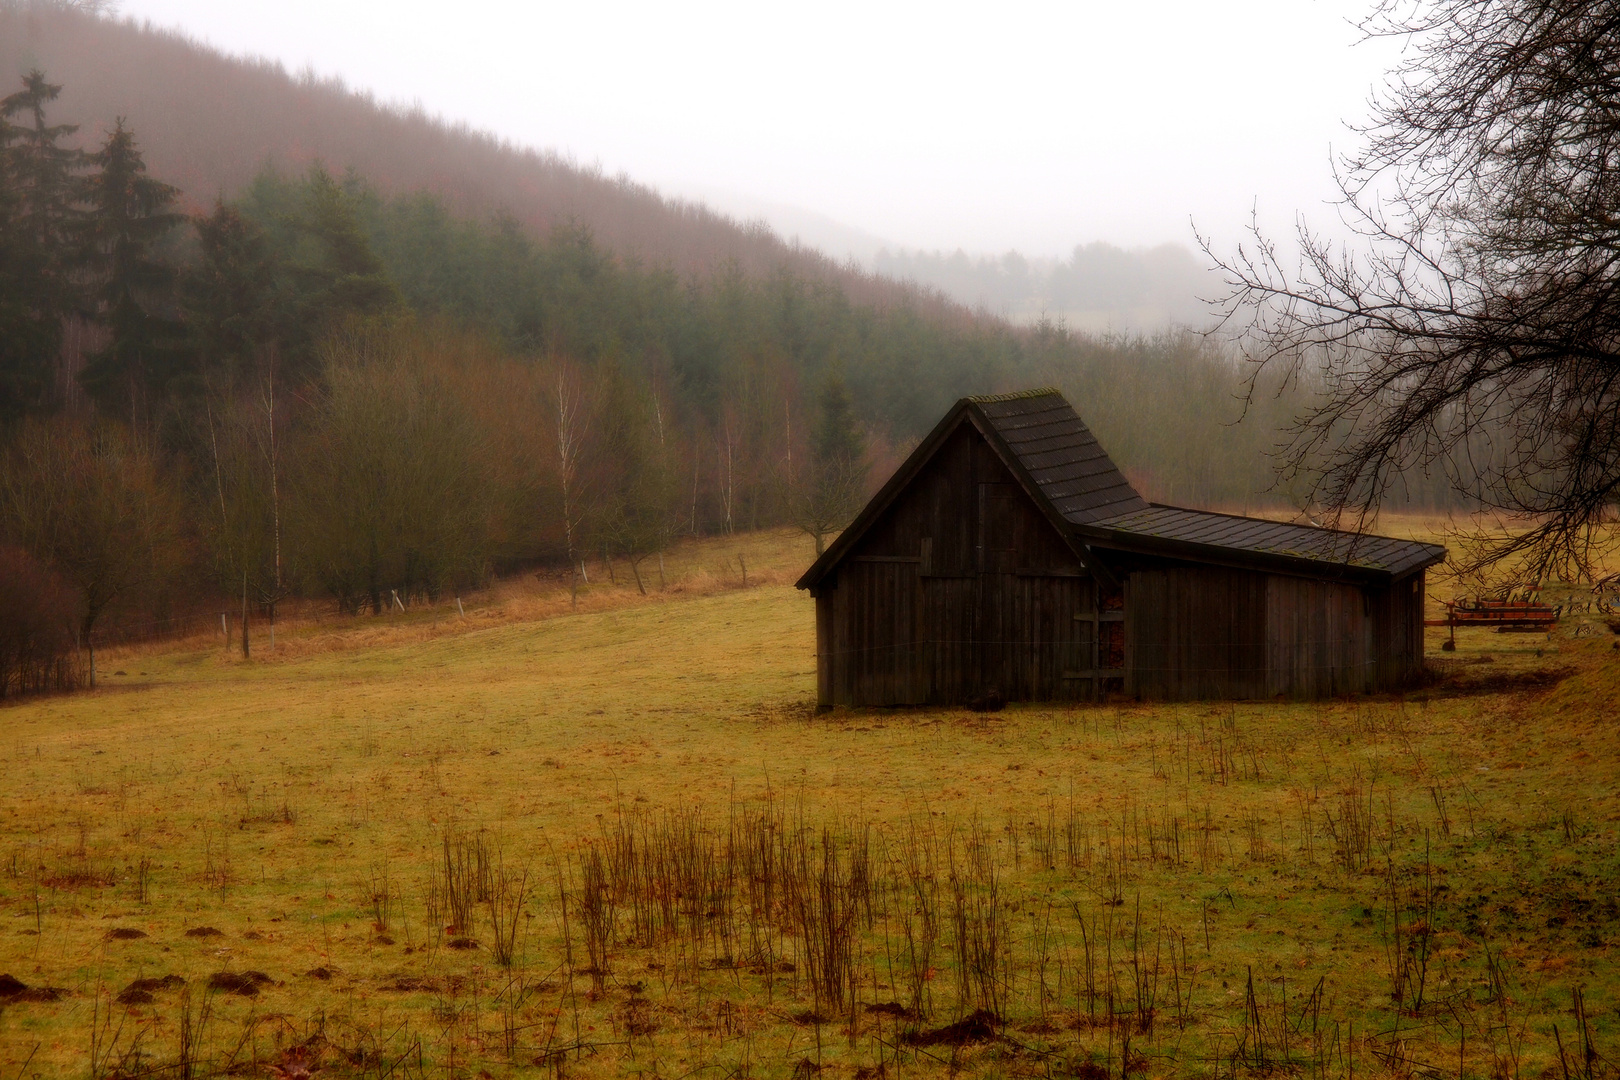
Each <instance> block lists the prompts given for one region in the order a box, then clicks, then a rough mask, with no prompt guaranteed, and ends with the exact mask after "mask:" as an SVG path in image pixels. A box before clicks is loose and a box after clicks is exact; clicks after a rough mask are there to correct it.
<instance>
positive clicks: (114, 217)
mask: <svg viewBox="0 0 1620 1080" xmlns="http://www.w3.org/2000/svg"><path fill="white" fill-rule="evenodd" d="M58 90H59V88H58V87H56V86H54V85H52V84H51V83H50V82H49V81H48V80H47V79H46V77H45V76H44V75H43V74H41V73H38V72H35V73H32V74H30V75H29V76H28V77H27V78H26V79H25V80H23V83H22V86H21V88H20V89H19V90H17V91H16V92H15V93H13V94H11V95H10V96H7V97H6V98H4V100H3V101H0V441H3V445H0V450H3V455H0V543H3V544H4V545H6V546H5V547H4V549H3V551H4V552H5V553H6V554H5V555H4V559H0V571H3V572H4V573H6V574H9V575H10V576H9V577H5V578H4V580H0V589H3V588H11V589H14V590H18V589H22V588H24V587H25V585H26V583H28V582H33V583H34V585H32V586H27V587H29V588H32V589H33V591H34V592H35V593H37V594H38V595H39V596H48V597H51V598H53V599H51V600H50V602H49V603H46V604H45V605H44V608H43V609H42V610H48V611H58V612H60V611H61V609H62V606H63V604H67V605H68V606H69V607H70V608H71V611H70V612H69V617H67V619H66V622H65V623H64V624H63V626H64V627H65V629H64V630H63V631H62V632H61V633H60V634H58V635H57V639H56V640H58V642H59V643H60V642H61V641H65V640H68V639H70V638H71V639H72V640H73V641H75V642H77V643H78V645H79V646H80V647H83V648H88V647H89V646H90V645H91V643H92V642H93V635H94V634H95V633H96V631H97V629H98V627H101V626H103V624H104V620H105V618H106V617H107V615H108V613H109V612H114V611H116V612H123V613H126V614H129V613H146V614H164V613H168V612H174V611H179V610H184V609H187V608H193V607H195V606H197V605H199V604H202V603H208V604H215V605H217V604H218V603H220V602H221V599H222V598H226V597H229V598H231V601H230V602H231V603H232V604H233V605H235V604H238V603H239V604H241V605H242V608H243V611H244V614H246V613H248V612H253V613H262V614H263V615H267V616H269V617H271V618H273V617H274V612H275V608H276V605H277V604H278V603H281V602H282V601H283V600H285V599H287V598H289V597H292V596H297V595H305V596H308V595H325V596H329V597H331V598H333V599H335V600H336V602H337V603H338V604H339V605H341V606H342V607H343V608H344V609H346V610H349V611H366V610H369V611H373V612H377V611H381V610H383V609H384V608H385V607H388V606H391V605H394V604H401V605H408V604H410V603H412V602H414V601H416V600H418V599H423V598H426V599H433V598H436V597H439V596H441V595H444V594H446V593H447V592H449V591H451V590H455V589H460V588H464V587H468V586H471V585H474V584H476V583H478V582H480V581H482V580H484V579H485V578H486V577H487V576H488V575H490V574H491V573H497V572H501V571H506V570H512V569H515V568H519V567H524V566H534V565H542V564H551V565H555V566H568V567H572V568H575V572H583V570H584V567H583V566H582V563H583V562H584V561H585V560H586V559H587V558H589V559H606V560H610V565H611V562H617V563H618V565H619V567H620V568H621V569H627V570H628V571H629V576H630V578H631V579H632V580H634V581H635V582H636V583H637V584H638V586H640V587H642V588H646V587H647V575H646V566H647V562H646V560H648V559H649V558H650V557H653V556H656V555H657V554H658V553H659V552H661V551H662V550H664V549H665V548H666V547H667V546H668V545H669V544H671V543H672V542H674V541H675V540H676V539H678V538H680V537H682V536H690V535H703V534H715V533H726V532H731V531H738V530H746V529H754V528H759V527H764V526H771V525H779V524H788V523H791V524H795V525H797V526H799V527H801V528H803V529H804V530H805V531H806V532H808V533H810V534H811V535H813V536H814V537H815V538H816V542H817V545H818V547H819V546H820V545H821V544H823V543H824V542H825V539H826V537H827V536H828V535H830V534H832V533H834V532H836V531H837V529H838V528H839V527H841V526H842V525H843V524H844V523H845V522H847V520H848V519H849V517H850V516H851V515H852V514H853V512H854V511H855V510H856V509H857V508H858V507H859V505H860V503H861V502H862V500H863V499H864V498H865V497H866V495H867V494H868V493H869V491H870V490H871V486H872V484H873V483H874V482H875V481H876V480H879V479H881V478H882V476H883V475H884V474H885V472H886V470H887V469H889V468H892V466H893V465H894V464H895V463H896V462H897V461H898V459H899V457H900V455H902V454H903V453H904V451H905V450H906V449H907V448H908V447H909V446H910V445H912V444H914V443H915V441H916V440H917V439H919V438H920V437H921V436H922V435H923V434H925V433H926V432H927V430H928V429H929V428H930V427H931V426H932V424H933V423H934V422H935V421H936V420H937V419H938V418H939V417H940V416H941V415H943V414H944V412H945V411H946V410H947V408H948V407H949V405H950V404H951V403H952V402H953V401H954V400H955V399H956V398H957V397H959V396H960V395H962V394H965V393H977V392H993V391H1000V390H1006V389H1014V388H1020V387H1027V386H1031V385H1039V384H1046V383H1051V384H1056V385H1058V386H1060V387H1062V388H1063V389H1064V390H1066V391H1067V392H1068V393H1069V394H1070V396H1071V400H1073V401H1074V402H1075V404H1076V406H1077V407H1078V408H1079V409H1080V411H1081V413H1082V414H1083V415H1084V416H1085V417H1086V419H1087V420H1088V421H1089V422H1090V423H1091V425H1092V426H1093V428H1094V429H1095V430H1096V431H1097V433H1098V435H1099V437H1100V438H1101V439H1102V440H1103V442H1104V444H1105V445H1107V446H1108V447H1109V448H1110V450H1111V451H1112V452H1113V453H1114V454H1115V456H1116V457H1117V458H1118V460H1120V461H1121V462H1122V463H1123V464H1124V465H1125V466H1126V468H1127V470H1128V471H1130V472H1131V474H1132V475H1133V476H1134V477H1135V478H1136V479H1137V480H1138V481H1139V482H1140V483H1141V484H1142V486H1143V488H1144V490H1145V491H1147V493H1148V494H1149V495H1150V496H1153V497H1159V498H1165V499H1170V500H1176V501H1182V502H1195V503H1221V504H1225V505H1239V504H1248V503H1250V502H1252V501H1255V500H1258V499H1262V498H1267V497H1269V498H1272V499H1278V498H1281V497H1282V495H1279V494H1278V493H1272V494H1271V495H1270V496H1266V495H1264V494H1263V493H1265V492H1266V491H1267V490H1268V488H1269V487H1270V483H1271V477H1270V472H1269V467H1268V464H1267V461H1266V457H1265V451H1266V450H1267V449H1268V448H1269V446H1270V445H1271V443H1272V442H1273V441H1275V438H1276V432H1277V431H1278V430H1280V429H1281V427H1282V426H1283V425H1284V423H1285V422H1286V418H1287V417H1288V416H1289V415H1291V414H1292V412H1293V411H1294V408H1295V405H1296V403H1297V395H1298V394H1299V393H1301V392H1302V391H1300V390H1299V389H1298V387H1297V386H1294V387H1292V388H1290V387H1286V386H1285V387H1279V388H1278V393H1277V394H1276V395H1274V396H1273V398H1272V399H1270V400H1269V401H1253V402H1251V403H1250V404H1249V410H1250V417H1249V420H1248V422H1246V423H1244V424H1242V425H1238V426H1231V423H1232V422H1233V421H1235V420H1237V419H1238V418H1239V416H1240V413H1241V410H1242V408H1243V404H1244V403H1243V400H1242V397H1241V394H1242V391H1243V390H1244V389H1245V384H1244V381H1243V378H1242V373H1241V372H1240V371H1239V370H1238V369H1237V366H1236V365H1235V364H1234V363H1233V362H1232V361H1231V360H1230V359H1229V358H1227V357H1226V356H1224V355H1222V354H1221V353H1220V352H1218V351H1217V350H1215V349H1213V348H1211V347H1210V346H1208V345H1207V344H1206V343H1204V342H1203V341H1201V340H1200V339H1197V338H1192V337H1186V336H1178V335H1165V336H1161V337H1158V338H1152V339H1135V340H1130V341H1123V340H1101V339H1094V338H1090V337H1086V336H1083V335H1078V334H1075V333H1071V332H1069V331H1067V330H1065V329H1063V328H1061V327H1060V326H1057V325H1053V324H1050V323H1046V324H1041V325H1038V326H1036V327H1033V328H1028V329H1021V328H1017V327H1013V326H1010V325H1008V324H1006V323H1004V322H1001V321H998V320H993V319H989V318H984V317H979V316H975V315H973V314H971V313H969V312H967V311H965V310H962V309H950V308H941V307H940V306H938V305H932V306H929V305H923V304H916V305H913V304H910V303H907V302H895V303H876V302H873V303H860V302H856V301H854V300H852V299H851V298H850V296H849V295H848V293H847V292H846V291H845V290H844V289H843V288H841V287H840V286H839V285H838V284H837V283H836V282H832V281H828V280H824V279H820V278H816V277H814V276H806V275H803V274H799V273H795V272H791V271H789V270H787V269H782V270H779V271H778V272H776V273H774V274H768V275H763V276H760V275H747V274H744V273H743V272H742V271H741V270H740V269H739V268H737V267H735V266H733V267H722V268H720V269H719V270H718V271H717V272H715V273H713V274H711V275H709V276H707V277H682V276H680V275H677V274H676V273H674V272H673V271H671V270H668V269H666V268H663V267H659V266H648V265H642V264H640V263H638V262H636V261H634V260H631V259H625V258H618V257H615V256H614V255H612V254H610V253H609V252H607V251H605V250H604V249H602V248H601V247H600V246H599V245H598V244H597V243H596V242H594V241H593V239H592V237H591V235H590V234H589V233H588V232H587V231H586V230H583V229H580V228H574V227H563V228H559V229H556V230H554V231H552V232H551V233H550V234H548V235H546V236H544V237H540V238H536V237H534V236H531V235H529V234H528V233H526V232H525V231H524V230H523V229H521V228H520V227H519V226H518V225H517V224H516V223H515V222H514V221H512V220H509V219H502V218H496V219H494V220H490V221H471V220H466V219H459V218H456V217H454V216H453V215H451V214H450V213H449V212H448V211H447V210H446V209H445V208H444V206H443V204H442V203H440V202H439V201H438V200H436V199H435V198H433V197H432V196H429V195H406V196H400V197H393V198H390V197H385V196H384V195H382V194H381V193H379V192H378V191H376V190H375V189H373V188H372V187H370V186H369V185H367V184H366V183H365V181H364V180H363V179H362V178H360V177H358V176H355V175H352V174H350V175H343V176H336V175H333V174H332V173H331V172H329V171H327V170H326V169H325V168H323V167H321V166H319V165H317V166H315V167H313V168H311V169H310V170H309V171H308V172H307V173H305V174H304V175H302V176H295V177H289V176H284V175H279V174H277V173H274V172H265V173H263V174H262V175H260V176H259V177H258V178H257V179H256V180H255V181H254V182H253V183H252V184H251V185H249V186H248V188H247V189H246V190H245V191H243V192H242V193H241V194H240V195H239V196H238V197H236V198H235V199H232V200H225V199H221V200H219V201H217V202H216V203H215V204H214V205H213V206H211V207H208V208H206V209H204V210H203V211H201V212H196V213H191V214H186V213H183V212H182V210H181V203H180V199H179V193H178V191H177V190H176V189H175V188H173V187H171V186H169V185H167V184H165V183H163V182H162V181H160V180H158V179H156V178H154V177H151V176H149V175H147V173H146V169H145V165H144V162H143V159H142V155H141V151H140V146H139V143H138V141H137V138H136V134H135V133H134V132H132V131H130V130H129V129H128V128H127V127H126V126H125V125H124V124H123V123H122V122H120V123H118V124H116V125H115V126H114V128H113V130H112V131H111V132H109V133H107V134H106V135H105V137H104V138H103V139H102V140H101V142H100V145H99V146H98V147H96V148H95V149H93V150H89V151H85V150H80V149H75V148H74V147H75V146H76V142H75V139H74V135H75V129H74V127H73V126H72V125H68V124H62V123H58V122H56V120H55V119H54V117H52V115H51V105H52V102H53V101H54V100H55V98H56V95H57V93H58ZM1283 494H1286V493H1283ZM655 561H656V560H655ZM7 567H10V568H11V569H9V570H7V569H6V568H7ZM7 582H15V583H22V584H7ZM63 597H68V598H70V600H67V601H64V600H63V599H62V598H63ZM36 606H39V605H37V604H36ZM244 640H245V639H244ZM3 647H4V646H3V645H0V648H3ZM19 664H23V665H24V666H27V665H26V664H24V662H23V661H20V660H18V661H13V660H6V659H5V658H4V657H0V678H5V677H6V676H4V672H6V671H11V670H21V668H20V667H18V665H19ZM27 664H33V665H34V666H32V667H30V668H29V670H30V671H31V672H35V674H31V675H29V676H28V677H27V678H28V679H31V680H33V681H34V682H35V683H37V682H39V681H40V680H41V679H44V680H45V681H47V682H48V681H49V679H50V678H54V677H56V676H49V677H47V676H41V675H38V671H41V670H44V669H42V668H40V667H39V665H38V664H35V663H34V662H33V661H27ZM7 665H10V666H7ZM12 685H13V686H18V687H20V686H22V685H23V682H19V681H17V680H16V679H15V678H14V679H13V682H12ZM29 685H33V683H30V684H29Z"/></svg>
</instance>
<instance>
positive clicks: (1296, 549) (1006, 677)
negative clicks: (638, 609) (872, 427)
mask: <svg viewBox="0 0 1620 1080" xmlns="http://www.w3.org/2000/svg"><path fill="white" fill-rule="evenodd" d="M1444 557H1445V548H1443V547H1440V546H1438V545H1435V544H1423V543H1418V542H1416V541H1411V540H1395V539H1390V538H1387V537H1380V536H1367V535H1359V534H1354V533H1347V532H1338V531H1334V530H1331V529H1318V528H1312V527H1310V526H1304V525H1294V524H1288V523H1285V522H1276V521H1265V520H1260V519H1256V518H1247V517H1236V516H1233V515H1231V514H1217V513H1212V512H1210V511H1206V510H1188V509H1184V508H1181V507H1175V506H1161V505H1157V504H1153V503H1149V502H1148V501H1147V500H1145V499H1143V498H1142V497H1141V496H1140V495H1139V494H1137V492H1136V490H1135V489H1134V488H1132V487H1131V485H1130V482H1129V481H1127V480H1126V479H1125V476H1124V474H1122V473H1121V472H1120V471H1119V469H1118V468H1117V467H1116V466H1115V465H1114V463H1113V462H1112V461H1111V460H1109V457H1108V454H1107V453H1106V452H1105V451H1104V450H1103V448H1102V447H1101V446H1099V445H1098V444H1097V440H1096V439H1095V438H1094V437H1093V436H1092V434H1091V432H1090V431H1089V430H1087V428H1086V426H1085V424H1084V423H1082V422H1081V420H1080V417H1079V416H1078V415H1077V414H1076V413H1075V411H1074V409H1073V407H1071V406H1070V405H1069V403H1068V401H1067V400H1065V399H1064V397H1063V395H1062V394H1060V393H1058V392H1057V391H1056V390H1032V391H1029V392H1026V393H1022V394H1006V395H1001V396H997V397H975V398H964V399H962V400H961V401H959V402H958V403H957V404H956V406H955V407H954V408H952V409H951V411H950V413H949V414H948V415H947V416H946V417H945V418H944V419H943V420H941V421H940V423H939V425H938V426H937V427H935V428H934V430H933V431H932V432H931V433H930V434H929V436H928V437H927V438H926V439H924V440H923V442H922V444H921V445H920V446H918V447H917V449H916V451H915V452H914V453H913V454H912V455H911V456H910V457H909V458H908V459H907V460H906V462H905V464H904V465H902V466H901V467H900V469H899V470H898V471H897V472H896V473H895V474H894V476H893V477H892V478H891V479H890V480H889V482H888V483H887V484H885V485H884V487H883V490H882V491H880V492H878V494H877V496H876V497H875V498H873V499H872V501H871V502H870V503H869V504H868V505H867V506H866V508H865V509H864V510H862V511H861V513H860V515H859V516H858V517H856V519H855V520H854V522H853V523H851V525H850V526H849V528H847V529H846V530H844V532H843V533H842V534H841V535H840V536H839V537H838V539H837V540H836V541H835V542H834V543H833V544H831V545H830V546H829V547H828V548H827V550H826V552H825V553H824V554H823V555H822V556H821V558H819V559H817V560H816V562H815V564H814V565H813V566H811V567H810V569H809V570H808V571H807V572H806V573H805V575H804V576H803V577H802V578H800V579H799V583H798V584H799V588H801V589H809V590H810V591H811V593H812V595H814V597H815V601H816V655H817V660H816V668H817V679H816V685H817V699H818V701H819V703H820V705H821V706H822V707H823V708H830V707H832V706H835V705H913V704H916V705H920V704H934V705H948V704H957V703H962V702H967V701H971V700H972V699H974V698H975V697H978V696H980V695H986V694H989V693H991V692H992V691H993V692H995V693H997V694H999V695H1001V696H1002V697H1004V698H1005V699H1006V700H1009V701H1065V700H1088V699H1094V698H1096V697H1098V696H1100V695H1101V694H1103V693H1105V692H1108V691H1113V690H1122V691H1124V693H1126V694H1127V695H1130V696H1132V697H1139V698H1156V699H1171V700H1185V699H1197V698H1259V697H1272V696H1275V695H1286V696H1289V697H1300V698H1312V697H1323V696H1328V695H1335V694H1344V693H1350V692H1367V691H1377V690H1386V689H1392V688H1395V687H1399V686H1401V685H1403V684H1405V683H1407V682H1408V681H1409V680H1410V679H1411V678H1412V677H1413V676H1414V675H1416V674H1417V673H1418V671H1419V670H1420V669H1421V666H1422V663H1423V599H1424V593H1423V584H1424V571H1425V569H1426V568H1427V567H1429V566H1432V565H1433V564H1434V563H1436V562H1438V561H1440V560H1441V559H1442V558H1444Z"/></svg>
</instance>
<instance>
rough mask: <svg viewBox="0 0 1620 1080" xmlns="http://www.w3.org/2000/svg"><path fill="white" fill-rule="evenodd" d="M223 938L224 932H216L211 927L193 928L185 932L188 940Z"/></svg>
mask: <svg viewBox="0 0 1620 1080" xmlns="http://www.w3.org/2000/svg"><path fill="white" fill-rule="evenodd" d="M224 936H225V933H224V931H222V930H216V929H215V928H214V927H212V926H193V927H192V928H191V929H190V930H187V931H186V937H189V938H216V937H224Z"/></svg>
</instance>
